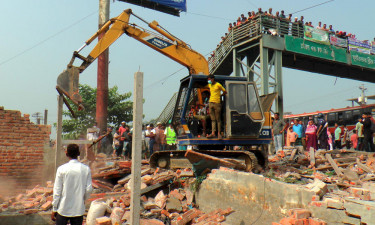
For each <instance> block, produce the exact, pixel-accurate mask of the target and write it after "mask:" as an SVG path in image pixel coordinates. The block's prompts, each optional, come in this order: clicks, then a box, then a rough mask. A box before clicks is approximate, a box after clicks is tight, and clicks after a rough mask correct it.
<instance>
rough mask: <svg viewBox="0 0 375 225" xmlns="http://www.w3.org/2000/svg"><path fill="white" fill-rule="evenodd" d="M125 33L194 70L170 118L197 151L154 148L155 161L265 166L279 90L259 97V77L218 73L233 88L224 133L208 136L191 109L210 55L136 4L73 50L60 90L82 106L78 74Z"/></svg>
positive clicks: (181, 142) (183, 142) (184, 143)
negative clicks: (147, 17)
mask: <svg viewBox="0 0 375 225" xmlns="http://www.w3.org/2000/svg"><path fill="white" fill-rule="evenodd" d="M131 15H133V16H135V17H136V18H138V19H140V20H141V21H143V22H145V23H146V24H148V26H149V27H150V28H151V29H153V30H155V31H156V32H157V33H153V32H152V31H149V30H146V29H144V28H141V27H139V26H137V25H136V24H132V23H129V18H130V16H131ZM101 34H103V35H102V38H101V39H100V40H99V42H98V43H97V44H96V45H95V47H94V48H93V50H92V51H91V52H90V54H89V55H88V56H87V57H84V56H82V55H80V54H79V53H80V51H81V50H82V49H83V48H85V47H86V46H88V45H89V44H90V43H91V42H92V41H93V40H95V39H96V38H97V37H98V36H99V35H101ZM123 34H126V35H128V36H130V37H132V38H134V39H136V40H138V41H140V42H141V43H143V44H145V45H147V46H149V47H151V48H153V49H154V50H156V51H158V52H159V53H161V54H163V55H165V56H167V57H169V58H171V59H172V60H174V61H176V62H178V63H180V64H182V65H184V66H186V67H187V69H188V70H189V75H188V76H187V77H185V78H183V79H181V84H180V88H179V92H178V97H177V101H176V105H175V107H174V113H173V116H172V118H171V123H172V124H173V126H174V129H175V130H176V131H177V143H178V146H179V147H180V148H182V149H194V150H195V151H189V153H190V155H185V153H187V152H186V151H184V150H174V151H159V152H155V153H154V154H153V155H152V156H151V157H150V165H151V166H152V167H161V168H173V169H174V168H183V167H186V166H188V165H190V166H191V165H192V166H193V168H194V167H195V168H196V173H197V174H199V173H200V172H199V170H203V169H205V168H206V167H207V166H208V167H210V168H214V167H217V166H219V164H220V162H223V160H221V159H228V160H224V164H225V162H226V163H232V164H231V165H236V166H238V168H241V169H243V170H246V171H251V170H259V168H261V167H263V168H264V167H266V165H267V161H268V160H267V145H268V144H269V143H270V142H271V140H272V133H271V116H270V108H271V105H272V102H273V99H274V97H275V95H271V96H262V97H259V96H258V92H257V88H256V85H255V83H253V82H249V81H247V78H246V77H233V76H220V75H215V80H216V81H217V82H219V83H221V84H222V85H223V86H224V87H225V88H226V89H227V91H228V94H227V96H226V97H225V98H224V99H223V110H222V112H223V120H222V121H223V122H224V129H223V130H224V133H223V138H222V139H218V138H210V139H208V138H206V137H203V136H202V135H201V133H199V131H198V130H197V129H194V127H193V126H192V123H191V121H192V117H191V115H190V113H189V110H190V109H191V106H192V105H193V104H195V102H197V101H198V102H200V103H201V102H202V96H201V93H202V91H203V90H202V87H203V86H205V85H206V84H207V75H208V74H209V70H208V62H207V60H206V59H205V57H204V56H203V55H201V54H200V53H198V52H196V51H194V50H193V49H192V48H191V47H190V46H189V45H188V44H186V43H185V42H183V41H182V40H180V39H179V38H177V37H175V36H174V35H172V34H170V33H169V32H168V31H167V30H165V29H164V28H162V27H161V26H160V25H159V24H158V23H157V22H156V21H153V22H151V23H148V22H146V21H145V20H144V19H142V18H140V17H139V16H137V15H135V14H134V13H133V12H132V10H131V9H127V10H124V11H123V12H122V13H121V14H120V15H119V16H117V17H115V18H112V19H111V20H109V21H108V22H107V23H106V24H105V25H103V27H102V28H101V29H99V30H98V31H97V32H96V33H95V34H94V35H93V36H92V37H90V38H89V39H88V40H87V41H86V42H85V44H84V45H83V46H82V47H81V48H79V49H78V50H77V51H75V52H74V53H73V57H72V59H71V60H70V62H69V64H68V66H67V69H66V70H64V71H63V73H61V74H60V75H59V77H58V79H57V86H56V89H57V90H58V92H59V93H60V94H63V95H65V96H66V97H68V98H69V99H71V100H72V101H73V102H74V103H75V104H77V105H78V106H81V103H82V98H81V96H80V95H79V92H78V84H79V74H80V73H82V72H83V71H84V70H85V69H86V68H87V67H88V66H89V65H90V64H91V63H92V62H93V61H94V60H95V59H96V58H97V57H98V56H99V55H100V54H101V53H103V52H104V51H105V50H106V49H108V48H109V46H110V45H111V44H112V43H114V42H115V41H116V40H117V39H118V38H119V37H120V36H121V35H123ZM76 58H78V59H80V60H82V61H83V62H82V63H81V65H80V66H78V67H77V66H73V63H74V61H75V59H76ZM65 102H66V101H65ZM68 107H69V106H68ZM207 124H209V123H207ZM235 149H237V150H235ZM238 149H240V150H238ZM192 152H194V154H193V155H192V154H191V153H192ZM207 156H208V157H207ZM186 157H187V158H188V159H189V160H188V159H187V158H186ZM216 159H218V160H216ZM220 160H221V161H220ZM218 163H219V164H218ZM197 168H198V169H197Z"/></svg>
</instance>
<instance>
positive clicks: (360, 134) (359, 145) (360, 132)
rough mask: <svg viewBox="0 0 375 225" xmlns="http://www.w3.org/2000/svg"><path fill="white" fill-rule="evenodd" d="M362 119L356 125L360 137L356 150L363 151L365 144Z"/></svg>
mask: <svg viewBox="0 0 375 225" xmlns="http://www.w3.org/2000/svg"><path fill="white" fill-rule="evenodd" d="M361 121H362V119H361V117H359V118H358V122H357V123H356V125H355V130H356V131H357V135H358V145H357V148H356V150H359V151H362V143H363V137H364V136H363V124H362V123H361Z"/></svg>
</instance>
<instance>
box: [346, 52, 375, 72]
mask: <svg viewBox="0 0 375 225" xmlns="http://www.w3.org/2000/svg"><path fill="white" fill-rule="evenodd" d="M350 56H351V59H352V65H356V66H362V67H366V68H370V69H375V56H373V55H369V54H366V53H362V52H356V51H352V52H350Z"/></svg>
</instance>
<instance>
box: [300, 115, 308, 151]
mask: <svg viewBox="0 0 375 225" xmlns="http://www.w3.org/2000/svg"><path fill="white" fill-rule="evenodd" d="M299 124H301V126H302V146H303V147H304V148H306V133H305V131H306V127H307V125H308V124H306V125H304V124H303V122H302V120H300V121H299Z"/></svg>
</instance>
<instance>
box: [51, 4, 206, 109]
mask: <svg viewBox="0 0 375 225" xmlns="http://www.w3.org/2000/svg"><path fill="white" fill-rule="evenodd" d="M131 15H133V16H135V17H136V18H138V19H140V20H141V21H143V22H145V23H146V24H148V26H149V27H150V28H152V29H153V30H155V31H157V32H158V33H154V32H151V31H149V30H146V29H144V28H142V27H139V26H137V25H136V24H131V23H129V19H130V16H131ZM100 34H104V35H103V36H102V38H101V39H100V41H99V42H98V43H97V44H96V45H95V47H94V48H93V49H92V51H91V52H90V54H89V55H88V56H86V57H85V56H82V55H80V54H79V53H80V52H81V51H82V49H84V48H85V47H86V46H88V45H89V44H90V43H91V42H92V41H94V40H95V39H96V38H97V37H98V36H99V35H100ZM123 34H126V35H128V36H130V37H132V38H134V39H136V40H138V41H140V42H141V43H143V44H145V45H147V46H149V47H150V48H152V49H154V50H156V51H158V52H159V53H161V54H163V55H165V56H167V57H169V58H171V59H172V60H174V61H176V62H178V63H180V64H181V65H184V66H186V67H187V68H188V70H189V74H205V75H208V62H207V60H206V59H205V57H204V56H203V55H201V54H200V53H199V52H196V51H194V50H193V49H192V48H191V47H190V46H189V45H188V44H186V43H185V42H183V41H182V40H180V39H178V38H177V37H175V36H173V35H172V34H170V33H169V32H168V31H166V30H165V29H163V28H162V27H161V26H160V25H159V24H158V22H156V21H153V22H151V23H148V22H146V21H145V20H144V19H142V18H141V17H139V16H137V15H135V14H134V13H133V12H132V10H131V9H127V10H124V11H123V12H122V13H121V14H120V15H118V16H117V17H114V18H112V19H110V20H109V21H108V22H107V23H105V24H104V25H103V26H102V28H100V29H99V30H98V31H97V32H96V33H95V34H94V35H93V36H92V37H90V38H89V39H88V40H87V41H86V42H85V44H84V45H83V46H82V47H80V48H79V49H78V50H77V51H74V53H73V57H72V59H71V60H70V62H69V64H68V66H67V69H66V70H64V72H63V73H61V74H60V75H59V77H58V79H57V87H56V88H57V90H58V91H59V92H60V93H61V94H64V95H65V96H66V97H68V98H69V99H71V100H72V101H73V102H74V103H75V104H77V105H80V104H81V102H82V98H81V96H80V95H79V93H78V84H79V74H80V73H82V72H83V71H84V70H85V69H86V68H87V67H88V66H90V64H91V63H92V62H93V61H94V60H95V59H96V58H98V57H99V55H100V54H101V53H103V52H104V51H105V50H106V49H108V48H109V46H110V45H111V44H113V43H114V42H115V41H116V40H117V39H118V38H119V37H121V36H122V35H123ZM76 58H78V59H81V60H82V61H83V62H82V64H81V65H80V66H79V67H76V66H73V63H74V61H75V59H76Z"/></svg>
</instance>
